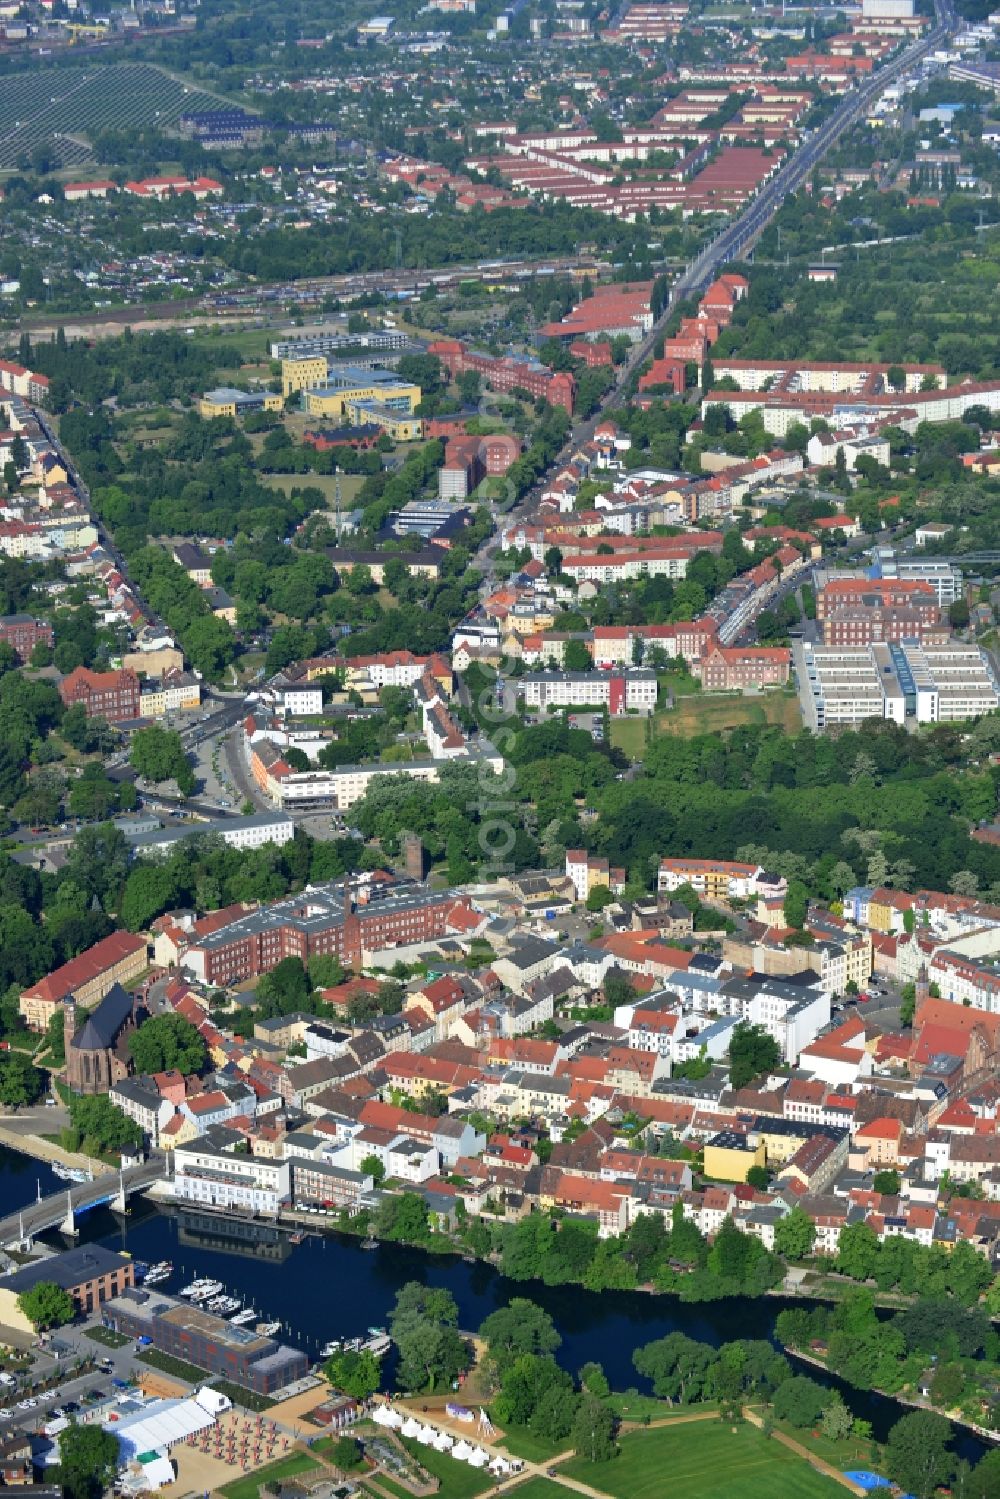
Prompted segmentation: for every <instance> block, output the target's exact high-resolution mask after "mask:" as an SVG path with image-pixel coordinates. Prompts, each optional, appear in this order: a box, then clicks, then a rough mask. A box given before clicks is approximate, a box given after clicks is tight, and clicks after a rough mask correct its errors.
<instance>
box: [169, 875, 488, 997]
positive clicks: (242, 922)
mask: <svg viewBox="0 0 1000 1499" xmlns="http://www.w3.org/2000/svg"><path fill="white" fill-rule="evenodd" d="M467 911H468V908H467V907H466V906H465V905H464V903H463V902H462V901H460V900H456V898H455V895H454V893H453V892H452V891H450V890H440V891H433V890H427V889H426V888H425V887H424V886H423V885H417V884H413V883H410V882H408V881H407V882H403V881H401V882H400V883H398V884H395V885H384V884H380V883H376V882H375V881H372V880H367V879H365V878H364V877H361V878H358V879H354V880H353V881H352V880H349V879H345V880H342V881H331V882H330V883H328V884H325V885H307V886H306V888H305V889H304V890H303V891H302V892H301V893H300V894H298V895H295V896H289V897H288V898H287V899H285V900H280V901H275V902H274V903H273V904H271V905H269V906H262V907H261V908H260V909H259V910H256V911H250V912H246V913H242V914H240V915H237V916H236V917H235V918H234V919H233V920H231V921H227V922H226V923H225V924H224V925H222V926H220V927H218V928H217V929H216V930H214V931H212V932H208V933H205V934H204V935H201V936H199V937H198V939H197V941H196V942H194V943H192V944H191V945H190V946H189V947H188V948H187V949H186V951H185V952H184V953H183V955H182V956H181V959H180V961H181V963H182V965H183V967H185V968H186V969H187V970H188V971H189V972H190V973H191V974H192V975H193V976H194V977H195V978H197V979H199V980H200V981H201V982H202V983H205V984H231V983H235V982H237V981H238V980H241V979H247V978H257V977H258V976H259V975H260V974H262V973H269V972H270V971H271V969H272V968H274V967H275V966H276V965H277V964H278V963H280V962H281V960H282V959H283V958H287V957H298V958H300V959H301V960H302V961H303V962H306V961H307V960H308V959H309V958H311V957H315V956H317V955H319V954H324V953H329V954H335V955H336V956H337V957H339V958H340V959H341V961H342V962H343V963H344V964H346V965H349V966H357V965H359V964H360V963H361V960H362V953H363V951H369V952H373V951H380V950H382V949H383V948H388V947H403V946H406V945H408V944H409V943H415V942H426V941H429V940H431V939H432V938H438V937H444V936H446V935H447V934H448V933H449V932H450V931H452V930H453V925H452V923H453V919H456V918H458V917H460V915H461V913H462V912H467Z"/></svg>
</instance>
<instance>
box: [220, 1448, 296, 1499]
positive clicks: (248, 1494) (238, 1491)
mask: <svg viewBox="0 0 1000 1499" xmlns="http://www.w3.org/2000/svg"><path fill="white" fill-rule="evenodd" d="M316 1472H317V1467H316V1463H315V1461H314V1459H313V1458H312V1457H311V1456H310V1455H309V1453H308V1452H290V1453H289V1454H288V1456H287V1457H283V1458H281V1459H279V1461H278V1462H276V1463H271V1464H270V1465H269V1466H268V1467H265V1468H257V1469H256V1470H255V1471H254V1472H253V1473H248V1474H247V1476H246V1477H245V1478H237V1479H235V1480H234V1481H233V1482H232V1483H227V1484H226V1486H225V1487H224V1488H222V1489H220V1490H219V1493H220V1494H224V1495H225V1499H257V1496H258V1494H259V1493H260V1490H261V1486H262V1485H264V1484H269V1483H274V1484H280V1483H283V1482H284V1481H285V1480H286V1479H288V1478H298V1477H301V1475H302V1474H304V1473H308V1474H311V1475H313V1476H315V1474H316Z"/></svg>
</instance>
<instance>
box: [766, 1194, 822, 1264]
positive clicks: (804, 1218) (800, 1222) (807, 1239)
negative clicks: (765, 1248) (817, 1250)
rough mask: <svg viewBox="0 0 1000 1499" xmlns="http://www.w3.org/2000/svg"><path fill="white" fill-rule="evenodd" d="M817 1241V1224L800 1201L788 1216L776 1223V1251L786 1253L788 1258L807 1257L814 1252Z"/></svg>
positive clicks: (798, 1258)
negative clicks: (801, 1205)
mask: <svg viewBox="0 0 1000 1499" xmlns="http://www.w3.org/2000/svg"><path fill="white" fill-rule="evenodd" d="M815 1242H816V1225H815V1224H814V1223H813V1221H812V1219H811V1218H810V1217H809V1214H808V1213H806V1212H804V1211H803V1209H802V1208H801V1207H800V1206H799V1204H798V1203H796V1204H795V1206H794V1207H793V1208H792V1211H791V1212H790V1213H788V1214H787V1216H786V1217H784V1218H782V1219H781V1220H780V1221H779V1222H778V1223H776V1224H775V1225H774V1249H775V1253H776V1254H781V1255H784V1257H785V1258H786V1259H789V1260H803V1259H805V1258H806V1256H807V1255H809V1254H811V1253H812V1247H813V1245H814V1244H815Z"/></svg>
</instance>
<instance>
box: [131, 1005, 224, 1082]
mask: <svg viewBox="0 0 1000 1499" xmlns="http://www.w3.org/2000/svg"><path fill="white" fill-rule="evenodd" d="M128 1047H129V1051H130V1052H131V1054H132V1060H133V1062H134V1063H135V1068H136V1071H137V1072H141V1073H152V1072H168V1071H173V1070H176V1071H177V1072H183V1073H185V1074H187V1073H191V1072H200V1071H201V1070H202V1068H203V1067H204V1066H205V1063H206V1062H207V1060H208V1050H207V1048H206V1046H205V1042H204V1040H203V1039H202V1037H201V1035H200V1034H199V1032H198V1031H197V1030H196V1029H195V1027H194V1026H193V1025H192V1024H191V1022H190V1021H189V1020H185V1019H184V1017H183V1016H182V1015H154V1016H152V1017H151V1018H150V1019H149V1020H147V1021H145V1022H144V1023H143V1024H142V1025H141V1026H139V1028H138V1030H135V1031H133V1032H132V1034H131V1035H130V1036H129V1038H128Z"/></svg>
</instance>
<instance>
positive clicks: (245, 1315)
mask: <svg viewBox="0 0 1000 1499" xmlns="http://www.w3.org/2000/svg"><path fill="white" fill-rule="evenodd" d="M256 1320H257V1313H256V1312H255V1311H254V1309H253V1307H252V1306H248V1307H247V1308H246V1310H245V1311H242V1312H237V1313H236V1316H235V1317H234V1318H233V1319H232V1323H233V1326H234V1327H248V1326H249V1325H250V1323H251V1322H256Z"/></svg>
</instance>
